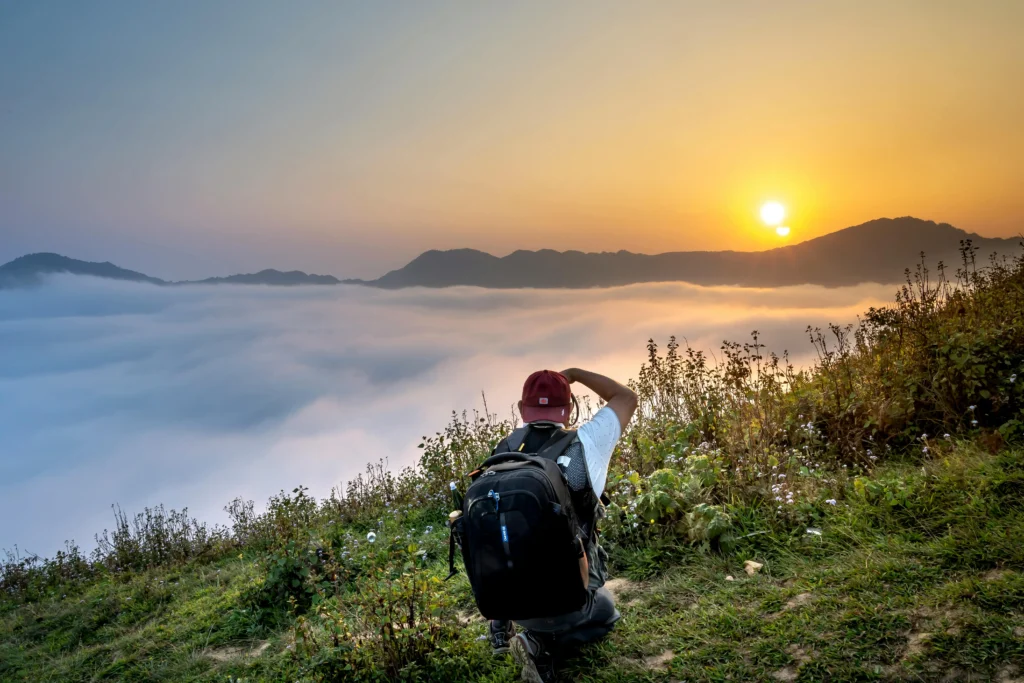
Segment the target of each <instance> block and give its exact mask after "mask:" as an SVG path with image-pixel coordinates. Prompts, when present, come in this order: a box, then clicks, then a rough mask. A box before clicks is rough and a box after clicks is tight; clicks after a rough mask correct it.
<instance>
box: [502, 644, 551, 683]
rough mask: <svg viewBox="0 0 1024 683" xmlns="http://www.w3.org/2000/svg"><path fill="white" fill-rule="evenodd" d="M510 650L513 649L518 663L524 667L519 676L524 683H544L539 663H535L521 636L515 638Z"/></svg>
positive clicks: (513, 655) (513, 654)
mask: <svg viewBox="0 0 1024 683" xmlns="http://www.w3.org/2000/svg"><path fill="white" fill-rule="evenodd" d="M509 650H511V652H512V657H513V658H514V659H515V660H516V663H517V664H519V666H521V667H523V673H522V674H521V675H520V676H519V680H521V681H523V683H544V679H543V678H541V677H540V672H539V671H537V665H536V664H535V663H534V661H533V658H532V657H530V653H529V652H527V651H526V646H525V645H523V642H522V640H520V639H519V638H515V639H513V640H512V645H511V646H510V647H509Z"/></svg>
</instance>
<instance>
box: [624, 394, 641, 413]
mask: <svg viewBox="0 0 1024 683" xmlns="http://www.w3.org/2000/svg"><path fill="white" fill-rule="evenodd" d="M626 391H628V392H629V393H628V394H627V395H626V406H627V407H628V408H629V414H630V416H632V415H633V413H635V412H636V407H637V406H638V405H640V399H639V398H638V397H637V395H636V392H635V391H633V390H632V389H627V390H626Z"/></svg>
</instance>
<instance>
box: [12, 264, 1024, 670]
mask: <svg viewBox="0 0 1024 683" xmlns="http://www.w3.org/2000/svg"><path fill="white" fill-rule="evenodd" d="M965 256H966V258H967V260H968V262H969V263H970V262H971V253H970V252H968V253H966V254H965ZM948 275H949V277H948V278H947V279H944V278H941V277H935V276H934V274H929V273H926V272H924V271H923V270H919V271H917V272H916V273H915V274H914V276H913V282H912V284H910V285H908V286H906V287H905V288H903V289H901V291H900V292H899V293H898V295H897V297H896V299H895V301H894V303H893V304H892V305H891V306H889V307H886V308H883V309H872V310H869V311H867V312H866V313H865V314H864V316H863V318H862V323H861V326H860V327H859V328H858V329H857V331H856V334H853V331H852V330H850V329H848V328H840V327H834V328H831V329H829V330H827V331H825V332H822V331H817V330H812V331H811V335H812V341H813V342H814V343H815V345H816V346H817V348H818V351H819V358H820V362H819V363H818V364H817V365H815V366H814V367H812V368H810V369H809V370H808V371H806V372H797V371H796V370H795V369H793V368H792V367H791V366H789V365H788V364H787V363H786V361H785V359H784V358H780V357H778V356H776V355H774V354H771V353H769V352H767V350H765V349H764V347H763V345H761V344H760V343H759V340H758V337H757V333H756V332H755V333H754V334H753V337H752V339H751V340H750V341H749V342H747V343H746V344H741V343H732V342H727V343H725V344H724V345H723V349H722V354H721V358H720V359H719V361H718V362H715V363H712V362H710V361H709V359H707V358H706V357H705V356H704V355H703V354H702V353H701V352H699V351H696V350H693V349H687V348H685V347H681V346H680V345H679V344H678V343H677V342H676V340H675V339H671V340H670V341H669V343H668V345H667V347H666V348H665V349H659V348H658V347H657V345H655V344H654V342H653V341H652V342H650V344H649V354H648V357H647V359H646V362H644V363H643V365H642V366H641V368H640V371H639V373H638V375H637V377H636V379H635V380H634V381H633V382H631V386H632V387H633V389H634V391H636V393H637V395H638V397H639V401H640V410H639V411H638V413H637V415H636V416H635V417H634V419H633V421H632V422H631V423H630V425H629V426H628V429H627V431H626V433H625V435H624V438H623V439H621V440H620V442H619V445H618V447H617V449H616V452H615V454H614V456H613V459H612V465H611V468H610V471H609V474H608V482H607V485H606V492H607V493H608V495H609V497H610V501H609V504H608V505H607V507H606V511H607V515H606V517H605V518H604V520H603V521H602V523H601V543H602V545H603V547H605V548H606V549H607V551H608V553H609V560H610V568H611V574H612V577H613V578H612V581H610V582H609V584H608V587H609V590H613V591H614V592H615V593H616V595H617V602H618V605H619V609H620V610H621V612H622V614H623V619H622V621H621V622H619V624H617V626H616V628H615V630H614V631H613V632H612V633H611V635H610V636H609V637H608V638H607V639H606V640H604V641H603V642H601V643H599V644H596V645H592V646H588V647H586V648H584V649H582V650H581V651H573V652H565V653H562V657H561V659H560V660H559V664H558V666H559V671H560V677H559V680H562V681H570V680H571V681H636V682H637V683H639V682H641V681H644V682H648V683H650V682H651V681H657V682H661V683H668V682H669V681H680V680H687V681H724V680H734V681H798V680H799V681H821V680H839V681H848V680H863V681H871V680H878V681H961V680H964V681H968V680H995V681H1002V682H1003V683H1010V682H1011V681H1014V680H1019V678H1020V676H1021V675H1022V673H1024V544H1021V542H1020V539H1021V538H1022V537H1024V381H1020V382H1018V377H1021V378H1024V326H1022V325H1021V323H1020V321H1021V320H1022V319H1024V299H1022V298H1021V297H1020V292H1022V291H1024V259H1022V258H1016V259H1014V260H1013V261H1010V262H1008V263H996V264H993V265H992V266H990V267H987V268H985V267H983V268H980V269H979V270H977V271H975V269H974V268H973V267H968V268H966V269H963V270H961V271H959V272H958V273H956V274H952V273H950V274H948ZM512 427H513V425H512V424H511V423H510V422H508V421H502V420H499V419H498V418H497V417H496V416H494V415H472V416H467V415H465V414H463V415H453V418H452V421H451V423H450V424H449V425H448V426H447V427H445V428H444V429H442V430H441V431H438V432H437V433H436V434H435V435H434V436H431V437H424V439H423V442H422V443H421V444H420V448H421V449H422V454H421V457H420V459H419V462H418V463H417V465H416V466H415V467H413V468H409V469H406V470H403V471H402V472H397V473H395V472H389V471H388V470H387V469H386V467H385V465H384V463H375V464H370V465H368V467H367V469H366V473H365V474H364V475H362V476H360V477H358V478H357V479H356V480H354V481H351V482H349V483H348V484H347V485H346V486H345V487H343V489H339V490H336V491H335V492H333V493H332V495H330V496H329V497H327V498H325V499H323V500H319V501H317V500H314V499H313V498H311V497H310V496H309V495H308V494H307V492H306V491H305V489H303V488H296V489H294V490H292V491H291V492H284V491H282V492H281V493H280V494H279V495H277V496H274V497H273V498H271V500H270V501H268V503H267V506H266V508H265V509H264V510H262V511H258V510H257V508H256V506H255V504H254V503H253V502H252V501H245V500H242V499H236V500H234V501H231V502H230V503H228V505H227V507H226V508H225V509H226V511H227V512H228V515H229V518H230V521H231V524H230V527H228V528H218V527H209V526H208V525H206V524H204V523H202V522H200V521H198V520H194V519H191V518H189V517H188V516H187V515H186V514H184V513H177V512H175V511H170V512H166V511H164V510H163V508H160V507H158V508H156V509H147V510H145V511H144V512H142V513H140V514H138V515H137V516H135V517H129V516H127V515H124V514H123V513H121V512H120V510H117V511H116V517H115V525H114V528H113V529H112V530H111V531H104V532H103V533H102V534H100V535H98V536H97V543H98V548H97V550H96V552H95V553H93V554H91V555H90V556H86V555H84V554H83V553H81V552H80V551H79V549H78V548H77V547H75V546H74V545H73V544H72V545H69V547H68V548H67V550H66V551H65V552H62V553H59V554H58V555H57V556H56V557H54V558H51V559H48V560H43V559H41V558H32V557H17V556H16V555H9V556H8V557H7V559H6V560H4V561H2V562H0V680H4V681H7V680H16V681H39V680H55V681H96V680H114V681H140V680H146V681H211V682H212V681H222V682H223V681H225V680H227V681H232V682H234V681H240V680H246V681H283V680H288V681H323V682H328V681H353V680H354V681H396V680H401V681H489V682H490V683H507V682H511V681H513V680H516V678H517V676H518V671H517V669H516V667H515V666H514V665H513V663H512V661H511V660H510V659H507V658H502V657H497V658H495V657H492V656H491V654H490V652H489V650H488V648H487V647H486V645H485V643H483V642H480V641H481V637H482V636H484V634H485V628H486V625H485V624H484V623H483V622H482V620H481V619H480V618H479V617H478V616H476V612H475V609H474V606H473V599H472V595H471V592H470V589H469V585H468V582H467V581H466V578H465V575H464V573H461V572H460V573H459V574H458V575H457V577H456V578H455V579H453V580H452V581H449V582H446V581H445V580H444V577H445V576H446V575H447V550H448V544H447V535H446V532H445V529H444V526H443V523H444V520H445V519H446V517H447V512H448V510H449V508H450V494H449V492H448V482H460V483H462V484H464V483H465V481H466V480H465V473H466V472H468V471H469V470H471V469H472V468H474V467H475V466H477V465H478V464H479V463H480V462H481V460H482V459H483V458H484V457H485V455H486V454H488V453H489V451H490V449H491V448H492V447H493V445H494V444H495V443H496V442H497V440H498V439H499V438H500V437H501V436H503V435H504V434H506V433H507V432H508V431H509V430H510V429H511V428H512Z"/></svg>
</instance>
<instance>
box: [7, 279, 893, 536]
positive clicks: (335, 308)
mask: <svg viewBox="0 0 1024 683" xmlns="http://www.w3.org/2000/svg"><path fill="white" fill-rule="evenodd" d="M890 290H891V288H890V287H879V286H861V287H853V288H845V289H823V288H819V287H795V288H786V289H777V290H750V289H737V288H706V287H697V286H692V285H686V284H674V283H673V284H656V285H637V286H631V287H622V288H616V289H605V290H583V291H561V290H512V291H507V290H501V291H495V290H482V289H474V288H453V289H445V290H424V289H409V290H399V291H381V290H375V289H369V288H362V287H351V286H339V287H297V288H267V287H246V286H226V285H222V286H208V287H207V286H195V287H180V288H160V287H154V286H150V285H139V284H129V283H120V282H113V281H105V280H96V279H91V278H77V277H71V276H62V277H55V278H53V279H51V280H49V281H48V282H47V283H46V284H45V285H44V286H42V287H39V288H35V289H29V290H7V291H2V292H0V547H6V548H10V547H12V546H14V545H15V544H18V545H19V546H20V547H21V548H22V549H23V550H26V549H27V550H28V551H32V552H38V553H42V554H51V553H52V552H53V551H54V550H56V549H57V548H58V547H59V546H60V545H61V544H62V543H63V541H64V540H65V539H75V540H77V541H78V542H79V543H80V544H81V545H82V546H83V547H92V545H93V543H92V539H93V534H94V533H96V532H97V531H100V530H102V529H103V528H105V527H109V526H110V523H111V521H112V515H111V511H110V505H111V504H112V503H118V504H120V505H121V506H122V507H123V508H125V509H126V510H127V511H130V512H134V511H137V510H140V509H141V508H142V507H143V506H148V505H149V506H151V505H154V504H157V503H164V504H166V505H167V506H168V507H175V508H181V507H184V506H187V507H188V508H189V510H190V512H191V513H192V514H194V515H196V516H198V517H201V518H203V519H206V520H208V521H211V522H214V521H224V518H225V516H224V513H223V511H222V507H223V506H224V504H226V503H227V502H228V501H229V500H230V499H232V498H233V497H235V496H245V497H249V498H254V499H256V500H257V501H258V502H260V503H262V502H263V501H264V500H265V499H266V497H267V496H269V495H270V494H273V493H275V492H277V491H278V490H280V489H282V488H285V489H290V488H293V487H294V486H297V485H299V484H303V485H305V486H308V487H309V488H310V489H311V492H312V493H313V494H314V495H317V496H320V495H324V494H326V493H327V492H329V491H330V489H331V487H332V486H335V485H338V484H339V483H341V482H342V481H343V480H346V479H348V478H350V477H352V476H353V475H355V474H356V473H357V472H358V471H360V470H362V469H363V467H364V466H365V464H366V463H367V462H369V461H371V460H376V459H378V458H386V459H387V460H388V462H389V463H390V465H391V466H392V467H395V468H397V467H401V466H404V465H408V464H411V463H412V462H414V460H415V457H416V455H417V452H418V450H417V448H416V445H417V444H418V443H419V440H420V436H421V435H423V434H428V433H429V434H432V433H433V432H435V431H437V430H438V429H440V428H441V427H442V426H443V425H444V424H445V422H446V421H447V420H448V418H449V415H450V413H451V411H452V410H453V409H458V410H461V409H464V408H470V409H471V408H478V407H480V406H481V392H485V393H486V395H487V399H488V403H489V405H490V408H491V409H492V411H495V412H498V413H500V414H501V415H503V416H504V415H508V414H510V411H511V405H512V403H513V402H514V401H515V399H516V398H518V392H519V390H520V388H521V385H522V380H523V379H524V378H525V376H526V375H527V374H528V373H529V372H531V371H533V370H535V369H539V368H544V367H547V368H551V369H556V370H559V369H562V368H564V367H567V366H585V367H587V368H589V369H593V370H597V371H599V372H604V373H606V374H610V375H612V376H613V377H615V378H617V379H620V380H625V379H628V378H630V377H633V376H635V374H636V371H637V370H638V369H639V366H640V364H641V363H642V362H643V360H644V357H645V344H646V341H647V339H648V338H651V337H653V338H654V339H655V340H657V341H659V342H664V340H666V339H667V338H668V336H669V335H672V334H674V335H677V336H679V337H681V338H686V339H687V340H688V341H689V343H690V344H691V345H693V346H696V347H698V348H701V349H704V350H707V351H717V350H718V347H719V345H720V344H721V341H722V340H723V339H737V340H743V339H745V338H747V337H748V335H749V333H750V331H751V330H754V329H757V330H759V331H760V332H761V337H762V340H763V341H764V342H765V343H767V344H768V346H769V348H771V349H774V350H777V351H782V350H783V349H788V350H790V351H791V352H792V353H793V355H794V356H795V357H796V358H798V359H801V358H802V359H808V358H809V355H808V354H809V352H810V351H811V349H810V347H809V344H808V342H807V337H806V334H805V332H804V329H805V328H806V326H807V325H822V324H825V323H827V322H830V321H833V322H851V321H854V320H855V319H856V316H857V314H859V313H861V312H863V311H864V310H866V309H867V307H869V306H871V305H878V304H880V303H884V302H885V301H887V300H888V299H889V297H890V295H891V293H892V292H891V291H890Z"/></svg>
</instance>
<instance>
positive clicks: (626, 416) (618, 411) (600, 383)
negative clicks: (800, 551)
mask: <svg viewBox="0 0 1024 683" xmlns="http://www.w3.org/2000/svg"><path fill="white" fill-rule="evenodd" d="M562 375H563V376H564V377H565V378H566V379H567V380H569V384H572V383H574V382H579V383H580V384H582V385H583V386H585V387H586V388H588V389H590V390H591V391H593V392H594V393H595V394H597V395H598V396H600V397H601V398H602V399H603V400H604V401H605V402H606V403H607V404H608V407H609V408H611V409H612V411H613V412H614V413H615V415H616V417H618V418H619V425H620V426H621V427H622V430H623V431H625V429H626V425H628V424H629V421H630V420H631V419H633V413H634V412H636V405H637V397H636V394H635V393H633V390H632V389H630V388H629V387H626V386H623V385H621V384H619V383H618V382H616V381H615V380H613V379H611V378H609V377H605V376H604V375H599V374H597V373H596V372H590V371H588V370H580V369H579V368H569V369H568V370H562Z"/></svg>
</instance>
